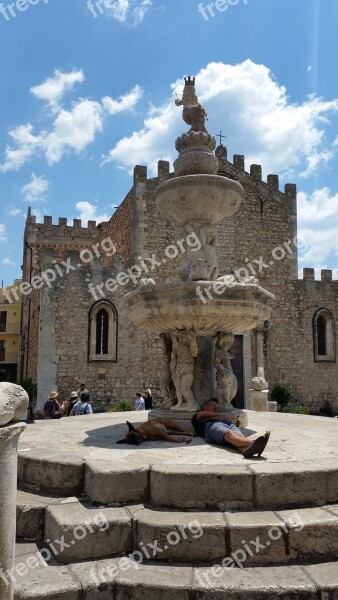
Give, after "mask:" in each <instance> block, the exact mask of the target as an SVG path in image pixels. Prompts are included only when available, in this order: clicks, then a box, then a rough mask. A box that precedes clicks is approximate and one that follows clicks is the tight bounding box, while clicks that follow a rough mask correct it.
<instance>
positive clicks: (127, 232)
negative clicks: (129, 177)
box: [98, 189, 134, 266]
mask: <svg viewBox="0 0 338 600" xmlns="http://www.w3.org/2000/svg"><path fill="white" fill-rule="evenodd" d="M133 213H134V190H133V189H131V190H130V191H129V193H128V194H127V196H126V197H125V198H124V200H123V202H122V203H121V204H120V206H119V207H118V208H117V209H116V211H115V213H114V214H113V216H112V218H111V219H110V220H109V221H108V222H107V223H102V224H101V225H100V226H99V231H98V239H101V240H102V239H104V238H107V237H110V238H111V240H112V241H113V243H114V244H115V246H116V252H118V253H119V254H123V256H124V260H125V264H126V265H127V266H129V265H130V264H131V260H132V253H133ZM103 262H104V264H109V260H107V257H103Z"/></svg>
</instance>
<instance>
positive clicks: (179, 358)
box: [170, 329, 199, 411]
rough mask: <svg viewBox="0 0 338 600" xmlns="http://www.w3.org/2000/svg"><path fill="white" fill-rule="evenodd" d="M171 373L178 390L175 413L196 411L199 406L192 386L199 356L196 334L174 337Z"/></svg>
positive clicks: (183, 333)
mask: <svg viewBox="0 0 338 600" xmlns="http://www.w3.org/2000/svg"><path fill="white" fill-rule="evenodd" d="M172 343H173V346H172V353H171V363H170V368H171V373H172V378H173V381H174V384H175V388H176V395H177V404H175V405H174V406H172V407H171V410H173V411H194V410H198V408H199V406H198V404H197V402H196V400H195V397H194V394H193V392H192V390H191V386H192V384H193V381H194V364H195V360H194V359H195V357H196V356H197V354H198V346H197V341H196V332H195V331H194V330H193V329H192V330H191V331H186V330H183V331H178V332H177V333H174V334H173V335H172Z"/></svg>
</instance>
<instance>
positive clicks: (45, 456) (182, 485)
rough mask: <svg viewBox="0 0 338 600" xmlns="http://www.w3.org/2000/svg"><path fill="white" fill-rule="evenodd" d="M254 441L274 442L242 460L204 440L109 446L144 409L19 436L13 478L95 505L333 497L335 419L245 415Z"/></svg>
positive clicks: (337, 479)
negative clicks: (265, 438)
mask: <svg viewBox="0 0 338 600" xmlns="http://www.w3.org/2000/svg"><path fill="white" fill-rule="evenodd" d="M248 415H249V423H250V429H246V430H244V433H245V435H247V436H249V437H255V436H256V435H257V433H260V434H261V433H262V432H264V431H265V430H266V429H269V430H271V439H270V442H269V445H268V447H267V450H266V452H265V453H264V456H262V457H260V458H258V457H256V458H253V459H249V460H246V459H244V458H243V457H242V455H241V454H240V453H238V452H236V451H233V450H232V449H229V448H226V447H219V446H210V445H208V444H206V443H205V442H204V440H203V439H201V438H194V439H193V440H192V442H191V443H190V444H189V445H186V444H171V443H168V442H145V443H143V444H141V446H129V445H124V444H123V445H116V441H117V440H119V439H121V438H124V436H125V434H126V431H127V426H126V424H125V422H126V420H129V421H131V422H132V423H133V424H134V425H137V424H138V423H141V422H143V421H146V420H147V419H148V412H142V413H140V412H138V413H136V412H129V413H117V414H104V415H94V416H84V417H76V418H74V419H73V418H64V419H62V420H61V421H41V422H37V423H35V424H33V425H30V426H28V427H27V429H26V431H25V433H24V434H23V436H22V438H21V443H20V448H19V460H18V480H19V482H20V483H21V484H23V485H24V486H26V487H27V486H32V487H33V488H34V489H37V490H40V491H43V492H47V493H50V494H57V495H60V496H69V495H78V496H80V495H81V494H82V493H85V494H86V495H87V497H88V498H89V499H90V500H91V501H92V502H99V503H101V504H123V503H138V502H142V503H146V504H149V505H154V506H167V507H172V508H176V509H183V508H194V509H197V508H201V507H203V508H205V507H207V508H212V509H215V508H220V509H225V508H230V509H240V510H241V509H243V508H244V509H251V510H252V509H254V508H260V509H262V508H269V509H271V508H273V507H283V506H285V507H287V506H296V505H297V506H303V505H307V506H309V505H314V504H325V503H327V502H331V503H334V502H337V501H338V435H337V434H338V420H337V419H329V418H323V417H311V416H304V415H292V414H280V413H255V412H251V411H248Z"/></svg>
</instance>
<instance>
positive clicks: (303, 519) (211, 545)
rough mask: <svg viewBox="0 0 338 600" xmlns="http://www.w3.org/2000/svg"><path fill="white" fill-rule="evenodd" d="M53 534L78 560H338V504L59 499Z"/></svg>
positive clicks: (56, 548) (61, 557)
mask: <svg viewBox="0 0 338 600" xmlns="http://www.w3.org/2000/svg"><path fill="white" fill-rule="evenodd" d="M45 541H46V543H47V544H49V545H50V548H51V549H52V551H53V552H54V554H55V556H56V558H57V560H58V561H59V562H62V563H70V562H75V561H80V560H92V559H103V558H106V557H108V556H110V557H113V556H117V555H122V554H124V555H125V554H130V553H135V556H139V557H142V560H143V561H144V560H153V561H160V562H163V561H173V562H187V561H189V562H190V563H192V564H198V563H201V562H210V561H218V560H222V559H223V558H224V557H228V559H229V562H232V563H233V565H234V564H236V565H237V566H243V565H245V566H251V565H255V564H256V565H267V564H283V563H289V562H296V561H298V560H306V561H309V560H332V559H334V558H336V557H337V556H338V505H330V506H324V507H319V508H305V509H304V508H303V509H298V510H285V511H251V512H247V511H241V512H223V513H222V512H215V511H173V510H170V511H167V510H163V509H162V510H154V509H151V508H145V507H144V506H142V505H138V506H126V507H124V508H123V507H119V508H116V507H115V508H105V507H102V508H94V507H92V506H90V505H89V504H82V503H80V502H73V503H71V504H62V505H61V504H57V505H51V506H49V507H48V508H47V510H46V525H45Z"/></svg>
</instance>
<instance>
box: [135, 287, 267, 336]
mask: <svg viewBox="0 0 338 600" xmlns="http://www.w3.org/2000/svg"><path fill="white" fill-rule="evenodd" d="M221 283H222V282H210V281H192V282H182V283H181V282H177V281H174V282H172V283H161V284H147V285H143V286H141V287H139V288H138V289H137V290H135V291H133V292H130V293H129V294H127V295H126V296H125V299H126V302H127V305H128V313H129V319H130V320H131V321H132V322H133V323H134V324H135V325H141V326H142V327H144V328H145V329H147V330H148V331H152V332H157V333H166V332H168V333H169V332H170V331H173V330H176V329H179V330H181V329H187V330H190V329H194V330H195V331H196V333H197V335H200V336H210V335H215V334H216V333H217V331H230V332H232V333H234V334H241V333H243V332H245V331H248V330H250V329H254V328H255V327H257V325H258V324H260V323H263V322H264V321H266V320H268V319H270V316H271V311H272V308H273V304H274V299H275V297H274V295H273V294H271V293H270V292H268V291H266V290H265V289H263V288H262V287H260V286H259V285H258V284H257V283H244V282H243V283H240V282H238V283H232V284H231V287H226V286H225V285H224V284H223V288H222V289H223V291H222V294H220V293H219V292H220V290H221V285H220V284H221ZM210 296H211V298H212V299H210ZM201 298H202V299H201Z"/></svg>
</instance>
